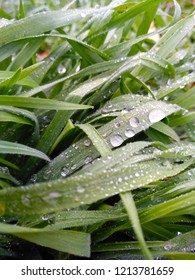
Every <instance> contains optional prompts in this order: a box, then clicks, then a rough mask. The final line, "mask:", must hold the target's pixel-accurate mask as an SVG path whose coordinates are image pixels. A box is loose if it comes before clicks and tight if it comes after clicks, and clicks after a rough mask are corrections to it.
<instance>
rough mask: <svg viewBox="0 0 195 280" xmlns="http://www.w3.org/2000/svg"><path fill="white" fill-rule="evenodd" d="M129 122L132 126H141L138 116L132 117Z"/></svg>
mask: <svg viewBox="0 0 195 280" xmlns="http://www.w3.org/2000/svg"><path fill="white" fill-rule="evenodd" d="M129 123H130V126H132V127H138V126H139V119H138V118H136V117H132V118H131V119H130V120H129Z"/></svg>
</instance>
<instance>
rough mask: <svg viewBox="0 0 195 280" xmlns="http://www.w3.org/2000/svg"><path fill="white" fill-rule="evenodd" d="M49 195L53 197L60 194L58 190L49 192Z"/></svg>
mask: <svg viewBox="0 0 195 280" xmlns="http://www.w3.org/2000/svg"><path fill="white" fill-rule="evenodd" d="M49 196H50V197H52V198H55V197H60V196H61V194H60V193H59V192H51V193H50V194H49Z"/></svg>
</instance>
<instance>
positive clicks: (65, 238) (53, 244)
mask: <svg viewBox="0 0 195 280" xmlns="http://www.w3.org/2000/svg"><path fill="white" fill-rule="evenodd" d="M0 232H1V233H5V234H12V235H15V236H17V237H19V238H22V239H24V240H27V241H30V242H33V243H36V244H38V245H41V246H44V247H48V248H52V249H55V250H58V251H60V252H67V253H69V254H73V255H78V256H84V257H89V256H90V235H89V234H87V233H84V232H79V231H71V230H56V231H51V230H50V231H49V230H44V229H35V228H27V227H20V226H16V225H14V226H13V225H9V224H2V223H0Z"/></svg>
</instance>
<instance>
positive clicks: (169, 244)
mask: <svg viewBox="0 0 195 280" xmlns="http://www.w3.org/2000/svg"><path fill="white" fill-rule="evenodd" d="M171 248H172V245H171V243H166V244H165V246H164V249H165V250H166V251H169V250H170V249H171Z"/></svg>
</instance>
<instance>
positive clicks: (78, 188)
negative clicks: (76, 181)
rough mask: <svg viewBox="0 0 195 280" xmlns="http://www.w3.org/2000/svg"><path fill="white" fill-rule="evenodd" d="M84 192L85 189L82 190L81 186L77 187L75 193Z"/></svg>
mask: <svg viewBox="0 0 195 280" xmlns="http://www.w3.org/2000/svg"><path fill="white" fill-rule="evenodd" d="M84 191H85V188H83V187H82V186H78V187H77V192H78V193H83V192H84Z"/></svg>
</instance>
